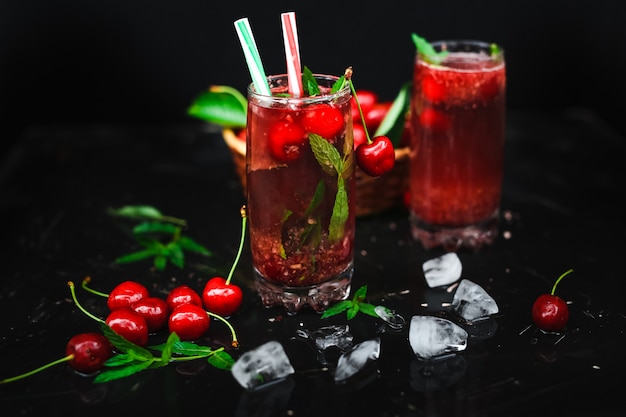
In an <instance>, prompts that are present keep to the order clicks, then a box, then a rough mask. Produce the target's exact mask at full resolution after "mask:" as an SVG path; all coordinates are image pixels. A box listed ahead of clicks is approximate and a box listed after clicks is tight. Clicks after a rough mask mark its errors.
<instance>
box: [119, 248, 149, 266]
mask: <svg viewBox="0 0 626 417" xmlns="http://www.w3.org/2000/svg"><path fill="white" fill-rule="evenodd" d="M156 254H157V251H155V250H154V249H145V250H140V251H137V252H133V253H129V254H128V255H124V256H120V257H119V258H117V259H116V260H115V263H118V264H127V263H131V262H137V261H142V260H144V259H147V258H151V257H152V256H154V255H156Z"/></svg>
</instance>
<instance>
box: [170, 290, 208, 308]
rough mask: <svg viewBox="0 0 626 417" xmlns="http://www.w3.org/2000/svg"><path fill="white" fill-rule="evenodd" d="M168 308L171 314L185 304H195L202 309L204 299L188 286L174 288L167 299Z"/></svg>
mask: <svg viewBox="0 0 626 417" xmlns="http://www.w3.org/2000/svg"><path fill="white" fill-rule="evenodd" d="M165 302H166V303H167V307H168V308H169V310H170V312H172V311H174V310H176V307H178V306H180V305H183V304H195V305H197V306H198V307H202V298H201V297H200V294H198V293H197V292H196V290H194V289H193V288H191V287H190V286H188V285H179V286H178V287H174V288H172V290H171V291H170V292H169V293H168V294H167V297H166V298H165Z"/></svg>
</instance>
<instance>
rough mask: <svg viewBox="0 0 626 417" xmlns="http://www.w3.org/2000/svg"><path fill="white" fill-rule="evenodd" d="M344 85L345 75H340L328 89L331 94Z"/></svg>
mask: <svg viewBox="0 0 626 417" xmlns="http://www.w3.org/2000/svg"><path fill="white" fill-rule="evenodd" d="M345 86H346V76H345V75H342V76H341V77H339V78H338V79H337V81H335V82H334V83H333V86H332V88H331V89H330V92H331V94H334V93H336V92H337V91H341V90H342V89H343V88H344V87H345Z"/></svg>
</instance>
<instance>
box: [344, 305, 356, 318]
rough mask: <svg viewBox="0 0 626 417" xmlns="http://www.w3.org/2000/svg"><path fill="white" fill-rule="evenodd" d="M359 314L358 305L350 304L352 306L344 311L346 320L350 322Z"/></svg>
mask: <svg viewBox="0 0 626 417" xmlns="http://www.w3.org/2000/svg"><path fill="white" fill-rule="evenodd" d="M358 312H359V304H355V303H352V306H351V307H350V308H349V309H348V311H346V317H347V318H348V320H352V319H353V318H354V317H355V316H356V315H357V313H358Z"/></svg>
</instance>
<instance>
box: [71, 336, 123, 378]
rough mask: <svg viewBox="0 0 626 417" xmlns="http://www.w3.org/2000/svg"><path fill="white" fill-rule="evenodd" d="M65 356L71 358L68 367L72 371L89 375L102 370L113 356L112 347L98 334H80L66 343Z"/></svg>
mask: <svg viewBox="0 0 626 417" xmlns="http://www.w3.org/2000/svg"><path fill="white" fill-rule="evenodd" d="M65 354H66V355H71V356H72V357H71V359H70V360H69V365H70V366H71V367H72V368H73V369H74V370H76V371H78V372H80V373H83V374H91V373H93V372H96V371H99V370H100V369H102V367H103V366H104V362H106V361H107V360H108V359H109V358H110V357H111V355H112V354H113V347H112V346H111V342H109V339H107V338H106V337H105V336H104V335H102V334H100V333H80V334H77V335H75V336H73V337H72V338H71V339H70V340H69V341H68V342H67V345H66V347H65Z"/></svg>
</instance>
